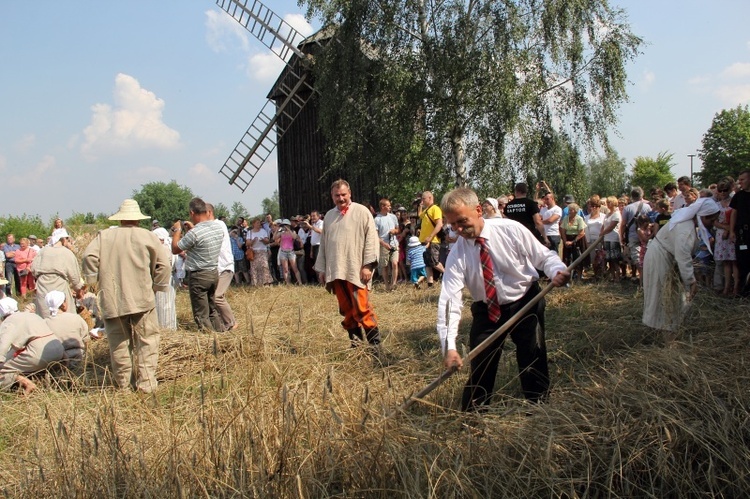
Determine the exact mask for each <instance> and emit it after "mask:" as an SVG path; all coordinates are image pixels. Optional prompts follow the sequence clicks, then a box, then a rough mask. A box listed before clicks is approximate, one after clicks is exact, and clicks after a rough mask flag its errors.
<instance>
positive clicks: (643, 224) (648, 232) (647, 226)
mask: <svg viewBox="0 0 750 499" xmlns="http://www.w3.org/2000/svg"><path fill="white" fill-rule="evenodd" d="M635 225H636V227H637V230H636V232H637V233H638V241H639V242H640V251H639V253H638V279H639V281H638V282H639V283H641V284H643V260H644V258H646V249H647V248H648V242H649V241H650V240H651V237H652V236H653V231H652V229H651V219H650V218H649V217H648V215H638V218H636V221H635Z"/></svg>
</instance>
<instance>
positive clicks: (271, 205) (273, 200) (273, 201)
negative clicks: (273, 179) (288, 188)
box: [260, 190, 281, 218]
mask: <svg viewBox="0 0 750 499" xmlns="http://www.w3.org/2000/svg"><path fill="white" fill-rule="evenodd" d="M260 205H261V208H262V210H263V215H265V214H266V213H270V214H271V216H273V218H279V217H280V216H281V208H279V191H278V190H275V191H273V196H271V197H270V198H263V201H261V202H260Z"/></svg>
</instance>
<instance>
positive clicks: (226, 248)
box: [206, 203, 237, 332]
mask: <svg viewBox="0 0 750 499" xmlns="http://www.w3.org/2000/svg"><path fill="white" fill-rule="evenodd" d="M206 208H207V209H208V216H209V220H216V222H217V223H218V224H219V225H221V230H222V231H223V232H224V237H223V238H222V240H221V249H220V250H219V261H218V264H217V265H218V266H217V270H218V272H219V281H218V283H217V284H216V291H215V292H214V305H215V306H216V312H218V314H219V319H221V324H222V326H223V328H222V330H221V331H219V332H223V331H229V330H231V329H237V321H236V320H235V318H234V312H233V311H232V307H231V306H230V305H229V302H228V301H227V297H226V294H227V290H228V289H229V285H230V284H232V279H233V278H234V255H233V254H232V244H231V243H230V242H229V229H227V224H225V223H224V221H223V220H217V219H216V215H215V214H214V205H212V204H210V203H206Z"/></svg>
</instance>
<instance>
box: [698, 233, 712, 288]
mask: <svg viewBox="0 0 750 499" xmlns="http://www.w3.org/2000/svg"><path fill="white" fill-rule="evenodd" d="M698 238H699V247H698V252H697V253H696V254H695V258H693V268H694V269H695V278H696V280H697V281H698V284H701V285H703V286H707V287H710V286H711V280H712V279H711V278H712V276H713V275H714V269H713V263H714V258H713V255H712V254H711V252H710V251H709V245H712V243H713V242H714V238H713V237H712V238H710V239H709V241H708V242H706V241H704V240H703V237H701V236H700V235H698Z"/></svg>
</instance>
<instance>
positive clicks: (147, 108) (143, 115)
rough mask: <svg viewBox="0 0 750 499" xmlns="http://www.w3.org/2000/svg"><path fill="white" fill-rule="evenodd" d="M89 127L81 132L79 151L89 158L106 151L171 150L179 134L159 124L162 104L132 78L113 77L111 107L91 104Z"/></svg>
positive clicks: (178, 140) (177, 142)
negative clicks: (82, 138) (112, 101)
mask: <svg viewBox="0 0 750 499" xmlns="http://www.w3.org/2000/svg"><path fill="white" fill-rule="evenodd" d="M91 110H92V112H93V114H92V116H91V124H90V125H89V126H87V127H86V128H85V129H84V130H83V136H84V143H83V145H82V146H81V152H82V153H83V154H84V155H85V156H87V157H88V158H90V159H93V158H95V157H96V155H97V154H100V153H106V152H124V151H130V150H134V149H145V148H156V149H173V148H175V147H177V146H179V145H180V134H179V132H177V131H176V130H173V129H171V128H169V127H168V126H167V125H166V124H165V123H164V122H163V121H162V112H163V110H164V101H163V100H162V99H159V98H157V97H156V95H155V94H154V93H153V92H150V91H148V90H146V89H144V88H142V87H141V85H140V83H138V80H136V79H135V78H133V77H132V76H129V75H126V74H123V73H120V74H118V75H117V76H116V77H115V89H114V105H110V104H102V103H99V104H94V105H93V106H92V107H91Z"/></svg>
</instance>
